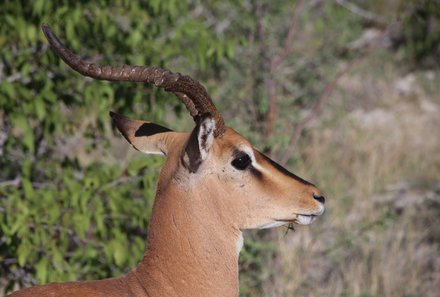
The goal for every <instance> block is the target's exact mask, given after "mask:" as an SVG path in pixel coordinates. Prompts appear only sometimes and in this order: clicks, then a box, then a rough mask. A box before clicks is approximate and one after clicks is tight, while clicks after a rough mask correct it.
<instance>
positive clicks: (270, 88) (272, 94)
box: [265, 0, 304, 155]
mask: <svg viewBox="0 0 440 297" xmlns="http://www.w3.org/2000/svg"><path fill="white" fill-rule="evenodd" d="M303 7H304V0H300V1H299V2H298V4H297V5H296V7H295V9H294V11H293V13H292V18H291V21H290V25H289V29H288V31H287V35H286V38H285V40H284V47H283V50H282V51H281V52H280V53H279V54H277V55H275V56H274V57H273V58H272V59H270V61H269V63H268V64H269V65H268V66H269V69H268V70H269V71H268V74H269V75H268V76H267V78H266V79H265V84H266V87H267V93H268V101H269V110H268V112H267V114H266V131H265V137H266V139H267V140H268V139H270V138H271V137H272V134H273V127H274V123H275V119H276V114H277V109H278V105H277V94H276V90H277V83H276V82H275V80H274V79H273V77H274V73H275V72H276V68H277V67H278V66H279V65H280V64H281V62H282V61H284V59H286V57H287V56H288V55H289V54H290V52H291V51H292V39H293V35H294V33H295V31H296V25H297V23H298V18H299V16H300V15H301V12H302V10H303ZM265 153H266V154H269V155H270V151H265Z"/></svg>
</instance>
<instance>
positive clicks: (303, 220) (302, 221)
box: [295, 215, 316, 225]
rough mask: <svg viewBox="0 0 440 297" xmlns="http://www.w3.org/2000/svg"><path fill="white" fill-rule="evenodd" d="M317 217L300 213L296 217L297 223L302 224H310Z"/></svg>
mask: <svg viewBox="0 0 440 297" xmlns="http://www.w3.org/2000/svg"><path fill="white" fill-rule="evenodd" d="M315 219H316V216H305V215H298V216H297V217H296V220H295V223H297V224H300V225H309V224H311V223H313V221H314V220H315Z"/></svg>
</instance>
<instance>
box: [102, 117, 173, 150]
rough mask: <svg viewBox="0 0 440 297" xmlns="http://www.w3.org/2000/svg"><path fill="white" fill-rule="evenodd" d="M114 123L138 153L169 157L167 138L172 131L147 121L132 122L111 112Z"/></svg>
mask: <svg viewBox="0 0 440 297" xmlns="http://www.w3.org/2000/svg"><path fill="white" fill-rule="evenodd" d="M110 116H111V117H112V119H113V121H114V123H115V124H116V127H117V128H118V130H119V131H120V132H121V133H122V135H123V136H124V137H125V139H127V141H128V142H129V143H130V144H131V145H132V146H133V147H134V148H135V149H137V150H138V151H141V152H143V153H147V154H162V155H167V153H168V145H167V143H168V142H167V141H166V140H167V136H169V134H170V132H172V131H171V130H170V129H168V128H166V127H163V126H160V125H157V124H154V123H151V122H145V121H139V120H132V119H129V118H126V117H124V116H123V115H120V114H117V113H114V112H110Z"/></svg>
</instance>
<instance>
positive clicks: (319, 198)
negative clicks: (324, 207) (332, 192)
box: [313, 193, 325, 204]
mask: <svg viewBox="0 0 440 297" xmlns="http://www.w3.org/2000/svg"><path fill="white" fill-rule="evenodd" d="M313 198H315V200H317V201H319V202H321V203H322V204H324V203H325V198H324V196H321V195H318V194H315V193H313Z"/></svg>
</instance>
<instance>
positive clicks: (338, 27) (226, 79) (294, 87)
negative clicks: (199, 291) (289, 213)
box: [0, 0, 440, 297]
mask: <svg viewBox="0 0 440 297" xmlns="http://www.w3.org/2000/svg"><path fill="white" fill-rule="evenodd" d="M43 22H45V23H49V24H51V26H52V27H53V29H54V32H55V33H56V34H57V35H58V36H59V37H60V38H61V39H62V40H64V41H65V43H66V44H67V46H68V47H70V48H71V49H72V50H73V51H74V52H76V53H78V54H80V55H81V56H83V57H85V58H87V59H88V60H89V61H93V62H96V63H101V64H112V65H122V64H124V63H126V64H138V65H156V66H161V67H166V68H169V69H171V70H173V71H179V72H182V73H185V74H190V75H191V76H193V77H194V78H196V79H198V80H200V81H201V82H202V83H203V84H204V85H205V86H206V87H207V88H208V90H209V93H210V94H211V95H212V97H213V99H214V102H215V103H216V105H217V106H218V108H219V109H220V110H221V111H222V113H223V115H224V118H225V120H226V122H227V123H228V125H229V126H231V127H233V128H234V129H236V130H238V131H239V132H240V133H242V134H243V135H245V136H246V137H248V138H249V139H250V140H251V141H252V142H253V143H254V144H255V146H256V147H257V148H258V149H260V150H262V151H265V152H266V153H267V154H270V155H271V156H272V158H273V159H275V160H277V161H279V162H280V163H282V164H285V165H286V167H287V168H288V169H289V170H291V171H293V172H294V173H296V174H297V175H299V176H302V177H304V178H306V179H308V180H311V181H312V182H314V183H315V184H316V185H318V186H319V187H320V188H321V189H322V190H323V191H324V192H325V194H326V197H327V211H326V213H325V214H324V215H323V216H322V217H321V218H319V219H318V220H317V221H316V223H314V224H313V225H311V226H307V227H301V226H298V227H295V231H289V232H287V231H288V230H287V229H286V228H278V229H274V230H262V231H247V232H246V234H245V247H244V249H243V250H242V252H241V256H240V269H241V275H240V296H363V297H367V296H368V297H369V296H371V297H373V296H408V297H409V296H438V292H439V289H440V257H439V255H440V250H439V244H440V242H439V240H440V72H439V69H440V68H439V67H440V2H439V1H438V0H435V1H423V0H419V1H416V0H414V1H412V0H388V1H379V0H334V1H323V0H310V1H292V0H271V1H269V0H255V1H251V0H243V1H241V0H223V1H213V0H209V1H199V0H191V1H179V0H151V1H141V0H116V1H105V0H99V1H78V0H75V1H73V0H72V1H45V0H34V1H18V0H13V1H10V0H3V1H1V3H0V48H1V50H0V296H3V294H5V293H6V292H11V291H13V290H17V289H19V288H23V287H27V286H31V285H35V284H42V283H47V282H52V281H66V280H77V279H78V280H88V279H98V278H105V277H110V276H116V275H120V274H123V273H125V272H127V271H129V270H130V268H132V267H134V266H135V265H136V264H137V263H138V262H139V261H140V260H141V257H142V253H143V250H144V238H145V236H146V230H147V228H148V221H149V216H150V213H151V206H152V203H153V195H154V193H155V184H156V182H157V178H158V173H159V170H160V166H161V164H162V162H163V159H162V158H160V157H152V156H144V155H141V154H139V153H138V152H135V151H134V150H133V149H131V147H130V146H129V145H127V143H126V142H125V140H123V139H122V137H121V136H120V135H119V134H118V133H117V132H116V130H115V129H114V127H113V126H112V124H111V121H110V118H109V116H108V112H109V111H110V110H113V111H117V112H119V113H123V114H125V115H127V116H130V117H133V118H142V119H146V120H150V121H155V122H157V123H160V124H162V125H165V126H168V127H170V128H173V129H176V130H190V129H191V128H192V127H193V123H192V119H191V118H190V117H189V116H188V114H187V113H186V110H185V108H184V106H183V105H182V104H180V103H179V102H178V100H176V98H174V97H173V95H172V94H168V93H165V92H163V91H161V90H158V89H157V88H152V87H151V86H147V85H143V84H136V83H109V82H103V81H94V80H92V79H89V78H84V77H82V76H80V75H79V74H77V73H74V72H73V71H71V70H70V69H69V68H68V67H67V66H66V65H65V64H64V63H63V62H61V61H60V59H59V58H57V57H56V56H55V55H54V53H53V52H52V51H51V50H50V48H49V46H48V43H47V42H46V40H45V39H44V36H43V34H42V32H41V30H40V25H41V23H43Z"/></svg>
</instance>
